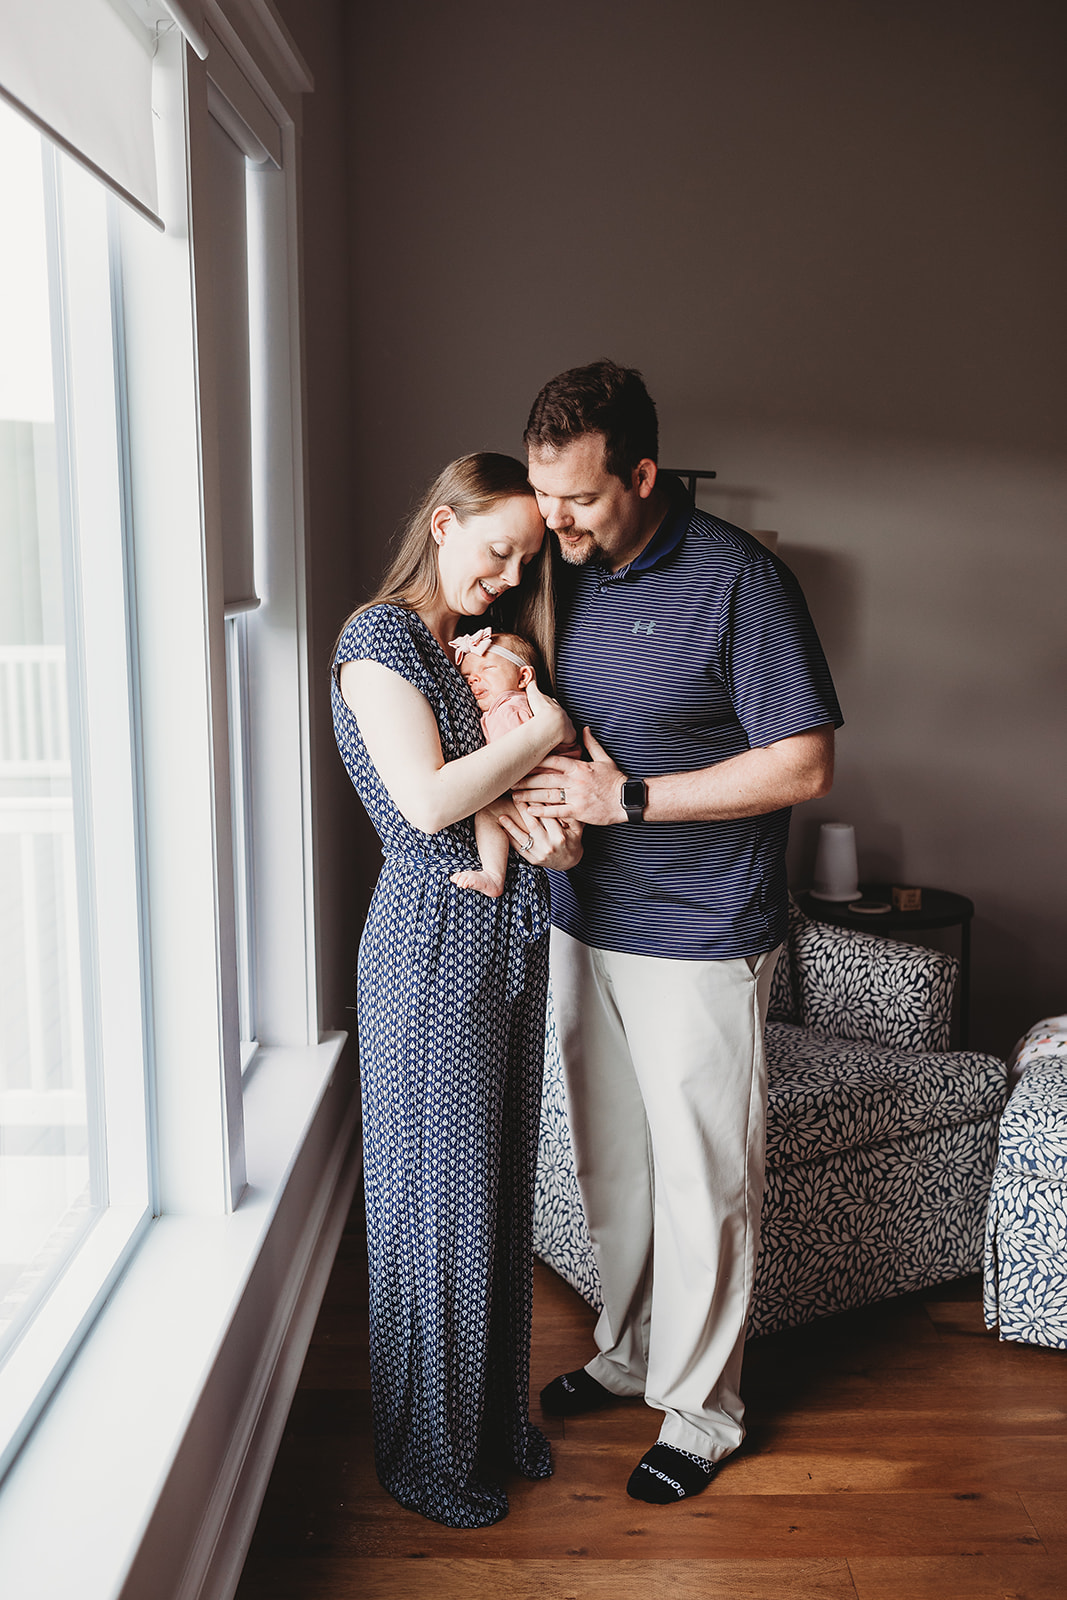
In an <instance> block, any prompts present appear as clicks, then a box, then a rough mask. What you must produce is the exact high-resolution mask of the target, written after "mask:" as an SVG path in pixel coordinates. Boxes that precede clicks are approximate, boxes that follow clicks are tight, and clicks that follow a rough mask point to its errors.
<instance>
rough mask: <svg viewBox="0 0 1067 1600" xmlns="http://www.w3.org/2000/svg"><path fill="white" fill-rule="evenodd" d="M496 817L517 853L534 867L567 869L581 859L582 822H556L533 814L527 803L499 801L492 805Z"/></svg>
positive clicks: (556, 869)
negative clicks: (497, 803)
mask: <svg viewBox="0 0 1067 1600" xmlns="http://www.w3.org/2000/svg"><path fill="white" fill-rule="evenodd" d="M491 809H492V810H493V811H494V812H495V813H496V817H497V821H498V822H499V823H500V826H501V827H502V828H503V830H504V832H505V833H506V834H507V836H508V838H509V839H510V840H511V842H512V844H513V845H514V846H515V849H516V850H517V851H518V852H519V854H520V855H521V856H522V857H523V858H524V859H525V860H526V861H530V862H532V863H533V865H534V866H535V867H550V868H551V869H552V871H553V872H566V870H567V868H568V867H576V866H577V865H578V863H579V861H580V860H581V859H582V824H581V823H580V822H557V821H556V819H555V817H536V816H534V814H533V812H532V811H531V810H530V808H529V806H526V805H522V804H521V803H518V802H516V803H514V804H513V805H509V804H508V803H507V802H506V801H500V802H499V809H498V807H497V806H493V807H492V808H491Z"/></svg>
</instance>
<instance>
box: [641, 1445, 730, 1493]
mask: <svg viewBox="0 0 1067 1600" xmlns="http://www.w3.org/2000/svg"><path fill="white" fill-rule="evenodd" d="M714 1471H715V1463H714V1461H707V1460H705V1458H704V1457H703V1456H694V1455H690V1453H689V1451H688V1450H678V1449H676V1448H675V1446H674V1445H672V1444H654V1445H653V1446H652V1449H651V1450H649V1451H648V1452H647V1453H646V1454H645V1455H643V1456H642V1457H641V1460H640V1461H639V1462H638V1463H637V1466H636V1467H635V1468H634V1470H633V1471H632V1472H631V1474H630V1481H629V1483H628V1484H627V1485H626V1493H627V1494H628V1495H629V1496H630V1498H631V1499H633V1500H647V1501H648V1502H649V1504H650V1505H654V1506H667V1505H672V1504H673V1503H674V1501H675V1500H684V1499H686V1498H687V1496H688V1495H691V1494H699V1493H700V1491H701V1489H706V1488H707V1486H708V1484H709V1483H710V1482H711V1475H712V1473H713V1472H714Z"/></svg>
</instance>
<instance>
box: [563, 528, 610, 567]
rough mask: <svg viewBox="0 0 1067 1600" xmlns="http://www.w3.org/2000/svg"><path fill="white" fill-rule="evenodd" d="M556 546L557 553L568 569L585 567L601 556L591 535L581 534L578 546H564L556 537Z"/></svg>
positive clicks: (593, 536)
mask: <svg viewBox="0 0 1067 1600" xmlns="http://www.w3.org/2000/svg"><path fill="white" fill-rule="evenodd" d="M556 544H557V545H558V546H559V553H560V556H561V557H562V559H563V560H564V561H565V562H566V563H567V565H568V566H569V567H587V566H588V565H589V563H590V561H595V560H596V559H597V558H598V556H599V555H600V554H601V549H600V546H599V544H598V543H597V541H596V536H595V535H594V534H592V533H583V534H582V538H581V543H580V544H564V542H563V540H562V539H560V538H559V537H558V536H557V538H556Z"/></svg>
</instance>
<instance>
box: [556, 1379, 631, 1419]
mask: <svg viewBox="0 0 1067 1600" xmlns="http://www.w3.org/2000/svg"><path fill="white" fill-rule="evenodd" d="M618 1398H619V1397H618V1395H614V1394H612V1392H611V1390H610V1389H605V1387H604V1385H603V1384H602V1383H597V1381H596V1379H595V1378H591V1377H590V1376H589V1374H588V1372H586V1370H585V1368H584V1367H579V1368H578V1370H577V1372H564V1373H561V1375H560V1376H559V1377H558V1378H553V1379H552V1382H551V1383H547V1384H546V1385H545V1387H544V1388H543V1389H542V1390H541V1408H542V1410H543V1411H545V1412H547V1414H548V1415H549V1416H550V1417H577V1416H579V1415H580V1414H581V1413H582V1412H583V1411H599V1410H600V1408H601V1406H610V1405H611V1403H612V1402H613V1401H614V1400H617V1399H618Z"/></svg>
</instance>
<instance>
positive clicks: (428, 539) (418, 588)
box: [334, 450, 556, 683]
mask: <svg viewBox="0 0 1067 1600" xmlns="http://www.w3.org/2000/svg"><path fill="white" fill-rule="evenodd" d="M516 495H524V496H525V495H530V496H532V495H533V490H532V489H531V487H530V484H529V480H528V479H527V476H526V468H525V467H524V466H523V464H522V462H521V461H516V459H515V458H514V456H505V455H500V454H498V453H497V452H496V451H495V450H479V451H476V452H475V453H474V454H473V455H469V456H460V458H459V460H458V461H450V462H449V464H448V466H447V467H445V469H444V471H443V472H440V473H439V474H438V476H437V477H436V478H435V479H434V481H433V483H431V485H430V487H429V488H428V489H427V491H426V493H425V494H424V495H423V497H422V499H421V500H420V501H419V504H418V505H417V506H416V508H415V510H414V511H413V512H412V514H411V516H410V517H409V518H408V521H407V523H406V525H405V527H404V528H403V530H402V531H401V533H400V536H399V539H398V541H397V549H396V555H395V556H394V557H393V560H392V561H391V562H390V564H389V566H388V567H387V568H386V570H385V572H384V573H383V575H382V579H381V582H380V583H379V585H378V588H377V590H376V591H375V593H374V594H373V595H372V596H371V598H370V599H369V600H365V601H364V602H363V604H362V605H359V606H357V607H356V609H355V610H354V611H353V612H352V614H351V616H349V617H346V619H345V623H344V627H342V629H341V632H342V633H343V632H344V630H345V628H347V627H348V624H349V623H350V622H352V621H353V620H354V619H355V618H356V617H358V616H360V615H361V614H362V613H363V612H364V611H367V610H369V609H370V607H371V606H380V605H394V606H404V607H405V608H406V609H407V610H408V611H419V610H420V609H421V608H422V607H423V606H426V605H429V604H431V603H432V602H433V601H434V600H436V598H437V595H438V593H439V591H440V587H441V578H440V573H439V572H438V567H437V545H436V544H435V542H434V537H433V532H432V530H431V528H430V518H431V516H432V515H433V513H434V511H435V510H436V509H437V507H438V506H448V507H449V508H450V509H451V510H452V511H453V512H454V513H455V515H456V517H457V518H458V519H459V521H460V523H466V522H467V521H469V520H470V518H472V517H479V516H484V515H485V513H486V512H488V511H491V510H492V509H493V507H494V506H496V505H498V504H499V503H500V501H501V500H510V499H511V498H512V497H513V496H516ZM550 546H551V539H550V537H549V535H548V534H547V533H546V535H545V538H544V540H543V541H542V544H541V548H540V550H539V551H538V553H537V555H535V556H534V558H533V560H532V561H531V562H530V563H529V564H528V566H527V568H526V572H525V576H524V577H523V580H522V583H521V584H520V586H519V587H518V588H517V589H509V590H508V591H507V592H506V593H505V594H503V595H501V597H500V599H499V600H495V601H494V602H493V604H492V605H491V606H490V607H489V609H488V611H487V612H486V613H485V616H484V617H483V618H482V619H481V621H482V623H483V625H484V624H485V623H488V625H489V626H490V627H491V628H492V629H493V631H494V632H495V633H499V632H509V633H510V632H512V631H514V632H516V633H518V634H521V635H523V636H524V637H526V638H529V639H532V640H533V641H534V643H535V644H536V646H537V648H538V649H539V651H540V652H541V655H542V656H543V657H544V660H545V664H546V667H547V670H548V675H549V681H550V683H551V682H554V666H555V659H556V608H555V592H554V589H553V584H552V551H551V548H550ZM338 642H340V641H338ZM336 653H337V647H336V645H335V646H334V654H335V655H336Z"/></svg>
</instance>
